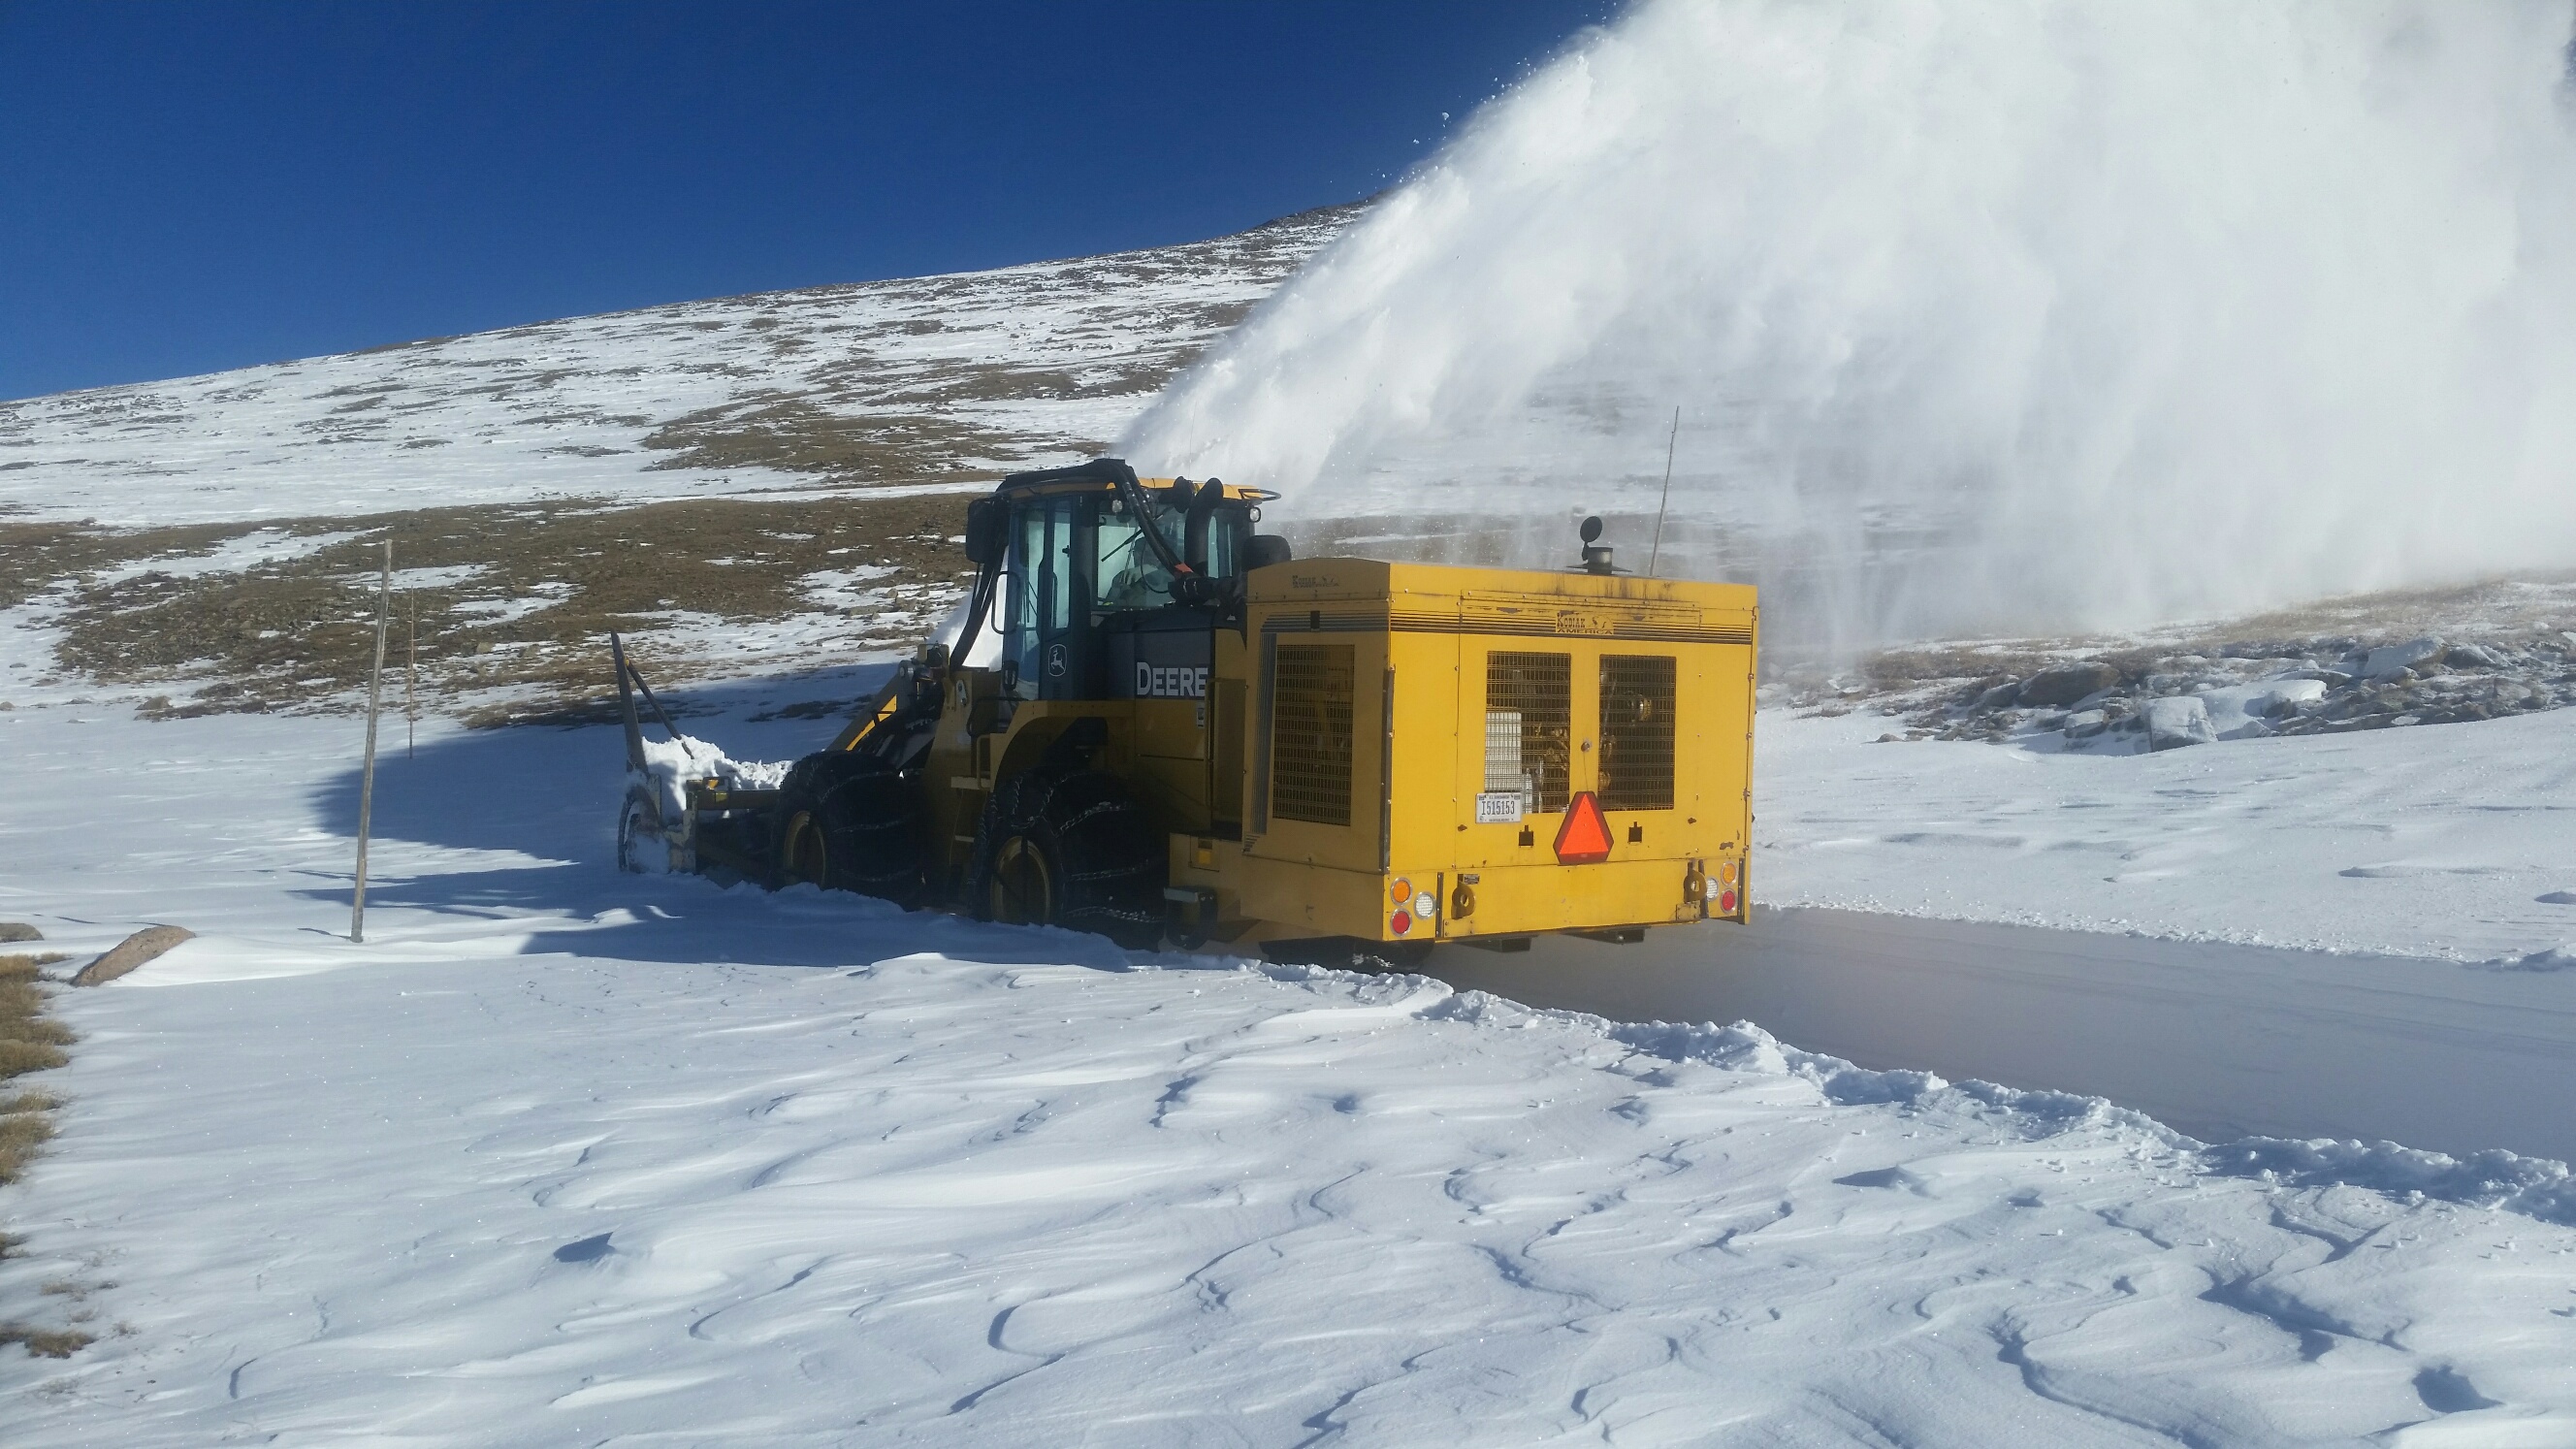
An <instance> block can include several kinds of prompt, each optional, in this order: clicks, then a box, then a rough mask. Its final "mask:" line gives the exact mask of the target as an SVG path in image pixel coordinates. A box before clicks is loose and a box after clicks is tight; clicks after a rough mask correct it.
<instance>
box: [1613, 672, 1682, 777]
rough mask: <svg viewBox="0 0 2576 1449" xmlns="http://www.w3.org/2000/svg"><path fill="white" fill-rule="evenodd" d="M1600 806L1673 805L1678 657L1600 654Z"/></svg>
mask: <svg viewBox="0 0 2576 1449" xmlns="http://www.w3.org/2000/svg"><path fill="white" fill-rule="evenodd" d="M1601 808H1603V809H1604V810H1670V809H1672V808H1673V658H1672V656H1671V655H1669V654H1604V655H1602V656H1601Z"/></svg>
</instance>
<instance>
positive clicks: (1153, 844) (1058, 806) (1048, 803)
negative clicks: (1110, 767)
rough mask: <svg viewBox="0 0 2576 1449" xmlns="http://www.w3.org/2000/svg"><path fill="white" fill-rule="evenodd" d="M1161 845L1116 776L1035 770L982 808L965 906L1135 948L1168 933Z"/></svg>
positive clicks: (989, 916)
mask: <svg viewBox="0 0 2576 1449" xmlns="http://www.w3.org/2000/svg"><path fill="white" fill-rule="evenodd" d="M1164 853H1165V852H1164V846H1163V843H1162V841H1161V839H1160V838H1159V837H1158V836H1157V835H1156V834H1155V832H1154V829H1153V825H1152V822H1151V821H1149V820H1148V819H1147V818H1146V815H1145V811H1144V807H1142V806H1140V805H1138V804H1137V803H1136V799H1135V797H1134V796H1133V795H1131V794H1130V793H1128V790H1127V786H1126V784H1125V783H1124V782H1123V781H1121V780H1120V779H1119V778H1118V777H1117V776H1115V775H1110V774H1104V773H1102V772H1100V771H1097V770H1082V771H1075V772H1070V773H1066V774H1053V773H1047V772H1041V771H1032V772H1030V773H1027V774H1023V775H1018V776H1015V777H1013V778H1012V779H1010V780H1008V781H1005V782H1004V783H1003V786H1002V788H1001V789H998V790H996V791H994V792H993V798H992V800H991V802H990V803H988V804H987V805H986V806H985V808H984V821H983V825H982V828H981V829H980V830H979V831H978V832H977V839H976V848H975V869H974V870H973V872H972V873H971V874H970V877H969V879H968V882H967V904H968V906H969V907H971V908H972V909H973V910H974V912H975V915H976V917H977V919H979V920H986V921H1003V922H1008V923H1010V924H1014V925H1032V926H1034V925H1047V926H1062V927H1064V928H1065V929H1066V930H1068V931H1090V932H1094V933H1096V934H1099V935H1103V936H1107V937H1108V938H1109V939H1110V940H1112V941H1115V942H1117V943H1118V944H1119V945H1121V946H1123V947H1125V948H1127V949H1128V950H1131V951H1146V950H1151V949H1153V948H1154V947H1155V946H1157V945H1159V944H1161V942H1162V939H1163V876H1164V866H1165V859H1164Z"/></svg>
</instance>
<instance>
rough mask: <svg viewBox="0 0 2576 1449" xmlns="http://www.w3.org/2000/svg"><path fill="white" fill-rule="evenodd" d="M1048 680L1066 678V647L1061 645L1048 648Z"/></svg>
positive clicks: (1052, 645)
mask: <svg viewBox="0 0 2576 1449" xmlns="http://www.w3.org/2000/svg"><path fill="white" fill-rule="evenodd" d="M1047 678H1049V679H1062V678H1064V646H1063V645H1061V644H1050V645H1048V646H1047Z"/></svg>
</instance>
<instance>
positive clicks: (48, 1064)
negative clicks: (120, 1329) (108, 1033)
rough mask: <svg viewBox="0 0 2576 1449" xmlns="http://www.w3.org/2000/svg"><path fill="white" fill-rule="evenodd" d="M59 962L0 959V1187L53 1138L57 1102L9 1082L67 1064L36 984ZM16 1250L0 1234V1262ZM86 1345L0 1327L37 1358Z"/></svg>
mask: <svg viewBox="0 0 2576 1449" xmlns="http://www.w3.org/2000/svg"><path fill="white" fill-rule="evenodd" d="M62 959H63V958H62V957H60V956H56V955H50V954H48V955H43V956H25V955H12V956H0V1183H8V1182H14V1181H16V1180H17V1177H18V1174H19V1173H21V1172H23V1171H25V1170H26V1166H27V1164H28V1163H29V1162H32V1161H34V1160H35V1156H36V1153H37V1152H38V1151H40V1150H41V1149H42V1148H43V1147H44V1145H45V1142H46V1140H47V1139H48V1138H51V1137H52V1136H53V1135H54V1122H53V1117H52V1115H51V1114H52V1112H53V1109H54V1108H56V1107H58V1106H60V1105H62V1103H61V1099H59V1098H57V1097H55V1096H54V1095H53V1094H52V1093H50V1092H41V1091H34V1090H29V1089H24V1088H19V1087H17V1086H16V1085H15V1084H14V1082H13V1081H12V1080H11V1079H13V1078H16V1077H20V1076H23V1075H25V1074H26V1073H28V1072H42V1071H50V1070H51V1069H53V1068H55V1067H59V1066H61V1065H63V1064H64V1063H65V1062H66V1061H68V1060H70V1058H68V1057H66V1056H64V1055H63V1048H65V1047H67V1046H70V1045H71V1044H72V1042H73V1041H74V1040H75V1038H74V1037H73V1036H72V1032H71V1028H69V1027H67V1026H64V1025H63V1024H62V1023H61V1022H58V1021H55V1020H53V1019H52V1018H50V1017H48V1016H46V1015H45V993H44V988H43V987H42V986H40V985H38V984H37V980H36V971H37V968H38V967H40V966H44V965H46V964H48V963H50V962H54V961H60V960H62ZM17 1244H18V1239H16V1238H15V1237H12V1236H11V1235H9V1234H7V1233H0V1257H5V1256H7V1255H8V1254H9V1252H10V1251H11V1250H12V1249H14V1248H15V1247H16V1246H17ZM89 1341H90V1337H89V1335H88V1334H86V1333H82V1332H79V1331H78V1330H76V1329H68V1328H35V1327H31V1326H29V1325H27V1324H23V1323H5V1322H0V1345H7V1344H12V1343H14V1344H18V1345H21V1346H23V1347H24V1348H25V1349H26V1350H27V1352H29V1353H31V1354H34V1355H36V1356H37V1357H39V1358H69V1357H70V1356H71V1355H72V1354H73V1353H75V1352H77V1351H78V1350H80V1349H81V1348H83V1347H85V1346H86V1345H87V1344H88V1343H89Z"/></svg>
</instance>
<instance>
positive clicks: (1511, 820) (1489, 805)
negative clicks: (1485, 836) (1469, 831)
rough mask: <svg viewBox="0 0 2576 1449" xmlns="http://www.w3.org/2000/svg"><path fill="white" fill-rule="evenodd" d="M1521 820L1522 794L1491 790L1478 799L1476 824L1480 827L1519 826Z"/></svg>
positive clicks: (1515, 791) (1511, 791)
mask: <svg viewBox="0 0 2576 1449" xmlns="http://www.w3.org/2000/svg"><path fill="white" fill-rule="evenodd" d="M1520 820H1521V792H1520V791H1518V790H1490V791H1487V792H1486V793H1484V794H1482V795H1479V796H1477V797H1476V823H1477V824H1479V825H1518V824H1519V823H1520Z"/></svg>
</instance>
